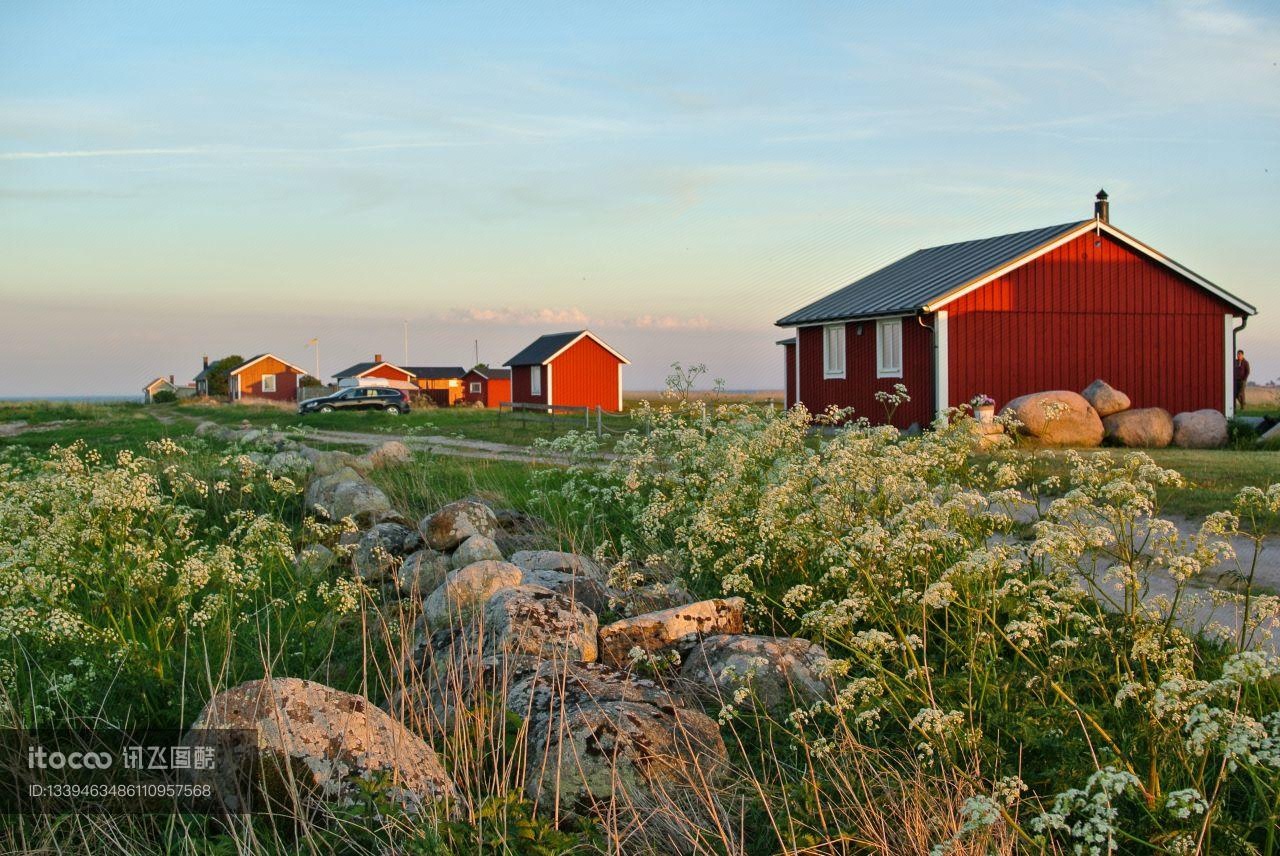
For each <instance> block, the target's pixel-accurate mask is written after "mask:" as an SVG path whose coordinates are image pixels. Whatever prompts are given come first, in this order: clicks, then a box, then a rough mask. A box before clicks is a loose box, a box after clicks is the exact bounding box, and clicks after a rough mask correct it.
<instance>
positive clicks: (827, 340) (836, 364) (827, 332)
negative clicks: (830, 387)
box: [822, 324, 849, 379]
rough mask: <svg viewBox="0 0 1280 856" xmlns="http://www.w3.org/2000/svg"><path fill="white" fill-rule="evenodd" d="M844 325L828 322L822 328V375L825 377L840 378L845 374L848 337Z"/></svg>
mask: <svg viewBox="0 0 1280 856" xmlns="http://www.w3.org/2000/svg"><path fill="white" fill-rule="evenodd" d="M845 326H846V325H844V324H828V325H827V326H825V327H823V328H822V376H823V377H825V378H830V379H842V378H844V376H845V367H846V363H847V359H848V354H847V353H846V352H847V350H848V338H849V333H848V330H846V329H845ZM833 334H834V335H833ZM833 345H834V347H833Z"/></svg>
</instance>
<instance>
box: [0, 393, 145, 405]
mask: <svg viewBox="0 0 1280 856" xmlns="http://www.w3.org/2000/svg"><path fill="white" fill-rule="evenodd" d="M0 401H53V402H57V403H58V404H118V403H120V402H140V401H142V396H141V395H0Z"/></svg>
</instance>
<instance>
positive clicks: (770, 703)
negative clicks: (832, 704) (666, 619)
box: [680, 636, 831, 710]
mask: <svg viewBox="0 0 1280 856" xmlns="http://www.w3.org/2000/svg"><path fill="white" fill-rule="evenodd" d="M682 656H683V663H682V665H681V667H680V677H681V679H682V680H683V684H684V687H685V688H686V691H687V693H688V694H690V695H695V696H699V697H704V698H710V699H711V701H712V702H713V703H715V704H716V705H717V707H718V706H720V705H723V704H729V703H732V702H733V698H734V694H735V693H736V692H737V691H738V689H739V688H741V687H746V688H747V690H748V692H749V693H750V697H751V698H752V699H754V700H755V701H756V702H757V703H758V704H759V705H760V706H761V707H763V708H765V709H767V710H779V709H782V708H795V707H798V706H803V705H809V704H812V703H813V702H815V701H818V700H820V699H823V698H827V697H829V696H830V694H831V685H830V683H829V682H828V681H827V680H826V679H825V678H823V677H822V676H821V670H822V667H823V666H824V664H825V663H826V662H827V652H826V651H824V650H823V649H822V648H821V647H819V646H817V645H814V644H813V643H812V642H810V641H808V640H807V639H792V638H790V637H786V636H708V637H707V638H705V639H703V640H701V641H700V642H699V643H697V644H694V645H692V646H689V648H688V649H687V650H686V651H684V652H683V653H682Z"/></svg>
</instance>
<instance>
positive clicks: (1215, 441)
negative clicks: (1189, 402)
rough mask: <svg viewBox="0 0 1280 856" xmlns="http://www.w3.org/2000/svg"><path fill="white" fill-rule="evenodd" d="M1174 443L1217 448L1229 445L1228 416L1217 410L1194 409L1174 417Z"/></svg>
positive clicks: (1183, 445) (1191, 446)
mask: <svg viewBox="0 0 1280 856" xmlns="http://www.w3.org/2000/svg"><path fill="white" fill-rule="evenodd" d="M1173 445H1175V446H1181V447H1182V448H1184V449H1217V448H1219V447H1221V446H1225V445H1227V417H1226V416H1223V415H1222V413H1221V412H1220V411H1217V410H1193V411H1191V412H1189V413H1179V414H1178V415H1177V416H1175V417H1173Z"/></svg>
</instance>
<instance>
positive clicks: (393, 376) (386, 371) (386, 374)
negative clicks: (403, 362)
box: [360, 366, 413, 380]
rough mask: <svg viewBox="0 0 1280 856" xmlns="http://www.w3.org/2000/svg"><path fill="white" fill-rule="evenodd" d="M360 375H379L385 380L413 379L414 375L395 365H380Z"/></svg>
mask: <svg viewBox="0 0 1280 856" xmlns="http://www.w3.org/2000/svg"><path fill="white" fill-rule="evenodd" d="M360 377H378V378H382V379H383V380H412V379H413V376H412V375H410V374H409V373H408V372H406V371H404V370H402V369H398V368H396V367H395V366H378V367H377V368H375V369H370V370H369V371H367V372H365V373H364V374H362V375H360Z"/></svg>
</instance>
